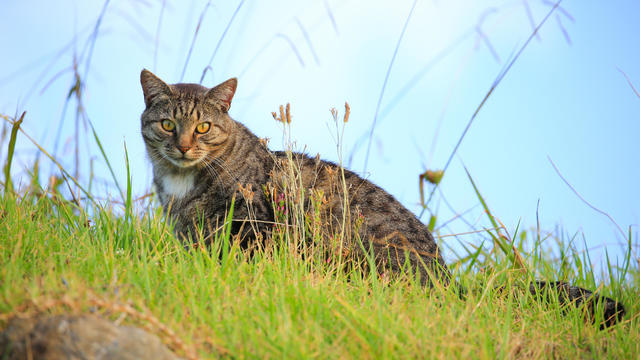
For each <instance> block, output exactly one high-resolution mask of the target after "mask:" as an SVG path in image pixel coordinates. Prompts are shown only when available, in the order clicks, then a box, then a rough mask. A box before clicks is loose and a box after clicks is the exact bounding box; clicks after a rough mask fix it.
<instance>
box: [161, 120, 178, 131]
mask: <svg viewBox="0 0 640 360" xmlns="http://www.w3.org/2000/svg"><path fill="white" fill-rule="evenodd" d="M175 128H176V124H175V123H174V122H173V121H171V120H162V129H164V131H173V129H175Z"/></svg>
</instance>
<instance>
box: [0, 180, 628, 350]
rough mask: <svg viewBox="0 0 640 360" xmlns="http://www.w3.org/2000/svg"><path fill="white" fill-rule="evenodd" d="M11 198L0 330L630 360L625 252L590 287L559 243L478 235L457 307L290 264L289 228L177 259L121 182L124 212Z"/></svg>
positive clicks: (3, 240)
mask: <svg viewBox="0 0 640 360" xmlns="http://www.w3.org/2000/svg"><path fill="white" fill-rule="evenodd" d="M470 180H471V178H470ZM471 181H472V180H471ZM476 190H477V189H476ZM17 191H18V190H10V191H7V192H6V193H5V195H4V196H3V197H2V199H1V200H0V201H1V202H0V218H1V219H2V220H1V221H0V263H1V264H2V267H0V328H2V327H4V326H5V325H6V323H7V321H8V319H9V318H10V317H11V316H15V315H22V316H30V315H33V314H35V313H39V312H46V313H63V312H80V313H87V312H97V313H100V314H102V315H103V316H105V317H108V318H111V319H112V320H114V321H117V322H121V323H127V324H134V325H139V326H144V327H146V328H148V329H150V330H151V331H152V332H154V333H156V334H157V335H158V336H160V337H161V339H162V340H163V341H164V342H165V343H166V344H167V345H168V346H170V347H171V348H172V349H174V351H176V352H177V353H178V354H180V355H181V356H184V357H186V358H217V357H233V358H496V357H499V358H505V357H509V358H511V357H534V358H540V357H545V358H547V357H561V358H568V357H571V358H574V357H578V358H585V357H588V358H592V357H595V358H600V357H607V358H633V357H634V356H635V355H636V354H637V353H638V352H639V351H640V345H639V344H640V331H638V329H639V326H638V319H637V313H638V310H639V307H638V305H637V302H636V301H635V299H637V298H638V296H640V291H639V289H640V287H638V282H639V279H640V278H639V277H638V267H637V263H635V262H634V263H633V264H630V261H631V255H630V254H629V255H628V256H627V258H626V260H625V261H626V263H625V264H623V265H622V266H621V267H622V268H624V269H626V270H625V271H627V273H626V274H624V275H623V276H619V277H616V276H612V277H611V278H610V280H609V282H608V283H607V284H605V285H601V284H596V283H595V280H594V279H595V278H596V276H595V275H594V274H593V271H592V270H591V269H590V267H589V266H588V264H590V262H589V258H588V253H586V254H579V253H577V252H575V251H573V250H572V247H571V246H570V245H571V243H569V244H563V243H561V242H560V243H559V244H560V246H561V249H560V250H561V251H560V253H561V255H562V256H561V259H560V260H555V261H554V260H551V259H550V257H549V255H548V254H547V252H546V251H545V250H543V246H542V245H541V244H542V242H543V241H544V239H540V238H539V235H538V234H537V232H535V231H531V232H524V231H522V232H519V233H518V231H516V232H515V233H514V234H512V235H509V234H505V233H504V230H502V231H499V230H489V233H490V234H491V237H492V238H493V239H494V246H493V247H489V249H486V248H485V247H479V248H478V249H469V251H468V254H466V256H461V258H460V260H459V261H458V262H457V263H456V270H457V271H456V275H457V278H458V280H459V281H460V282H461V283H462V284H463V285H464V286H465V287H466V288H467V289H469V291H468V294H467V298H466V300H461V299H460V298H459V297H458V296H457V295H456V294H455V293H453V292H452V291H450V290H447V289H441V288H437V287H436V288H434V289H431V290H429V289H425V288H423V287H421V286H420V285H419V284H418V283H417V282H416V281H415V279H413V278H411V277H410V276H401V277H397V278H389V277H385V276H383V277H380V276H378V275H376V273H373V272H369V271H366V269H365V270H363V269H360V268H357V267H355V268H353V269H351V270H350V271H337V270H336V266H334V264H332V263H331V262H329V263H328V262H327V261H326V258H325V257H321V256H310V257H309V256H306V257H304V256H303V255H302V254H301V252H300V251H298V250H296V249H297V248H298V247H297V246H295V245H290V244H300V243H301V241H300V240H301V239H299V237H298V238H296V236H298V235H296V234H299V233H301V232H300V231H299V229H298V231H296V230H295V229H294V227H291V228H289V227H283V228H282V229H284V231H280V232H278V235H277V236H274V238H273V239H271V240H272V241H267V242H266V244H267V245H266V246H265V247H264V249H261V250H258V251H255V252H254V253H253V254H252V255H251V256H249V255H248V254H246V253H244V252H242V251H240V250H239V249H238V248H237V247H235V246H233V245H231V247H229V246H228V245H229V244H230V242H229V234H228V233H227V232H226V231H228V228H224V227H223V228H222V229H221V231H220V232H219V233H218V237H217V239H216V240H215V241H214V244H213V250H212V251H208V250H206V249H203V248H198V249H191V250H185V248H184V247H183V245H182V244H181V243H180V242H179V241H177V240H176V239H175V238H174V236H173V235H172V231H171V225H170V224H168V223H167V222H166V221H165V219H164V217H163V216H162V213H161V211H160V209H159V208H158V207H157V206H156V205H155V202H154V201H153V199H150V198H147V199H145V200H143V201H144V202H145V203H144V204H141V203H138V204H137V206H134V202H133V201H132V200H131V194H130V181H129V182H128V184H127V189H126V191H125V193H126V194H127V196H126V201H125V202H124V204H125V206H124V207H125V208H124V210H123V209H120V208H114V206H116V205H114V204H115V203H113V202H104V203H99V202H86V205H84V206H79V205H78V203H77V201H78V200H77V199H75V198H74V201H68V200H66V199H65V198H64V197H63V196H62V195H61V194H60V192H57V191H56V190H55V188H54V189H42V188H40V186H39V185H37V182H32V183H31V185H30V186H28V187H26V188H22V189H20V190H19V192H17ZM477 195H478V198H479V200H480V201H481V202H482V204H483V206H485V207H486V204H485V202H484V199H483V198H482V197H481V195H480V192H479V191H478V190H477ZM141 209H146V210H141ZM487 210H488V208H487ZM488 213H489V214H491V213H490V212H488ZM490 220H491V221H492V222H494V225H495V226H496V228H500V227H501V225H498V222H499V221H498V220H497V219H496V218H494V217H493V216H492V215H490ZM297 221H299V220H297ZM301 223H303V224H304V223H305V221H302V222H301ZM310 223H312V221H311V222H310ZM286 229H291V230H289V231H287V230H286ZM510 239H515V241H513V242H511V243H508V242H505V241H507V240H510ZM547 241H549V240H548V239H547ZM527 244H534V246H533V247H532V249H533V250H531V251H530V252H529V253H527V252H526V251H525V246H526V245H527ZM511 247H513V250H512V251H511V250H510V249H511ZM503 248H505V250H504V251H503V250H502V249H503ZM492 249H493V250H492ZM515 259H518V260H517V261H516V260H515ZM516 265H517V266H516ZM523 269H526V270H525V271H524V272H523ZM609 271H610V273H611V274H620V272H621V271H619V269H617V268H614V267H613V266H612V265H609ZM531 274H536V277H537V278H541V279H549V280H555V279H560V280H566V281H569V282H571V283H573V284H575V285H580V286H584V287H587V288H591V289H595V288H598V289H599V290H600V291H601V292H602V293H603V294H605V295H608V296H612V297H615V298H617V299H619V300H620V301H622V302H623V303H624V304H625V305H626V307H627V314H628V315H627V316H626V318H625V320H624V321H623V322H622V323H620V324H618V325H616V326H614V327H612V328H609V329H607V330H599V328H598V325H597V324H596V325H594V324H590V323H588V322H585V321H584V320H583V316H582V314H583V313H582V311H583V309H579V308H575V307H573V306H571V305H570V306H564V307H563V306H561V305H560V304H559V303H558V301H557V298H552V300H551V301H550V303H542V302H541V301H540V300H537V299H535V298H534V297H532V296H531V295H529V294H528V293H527V292H524V291H522V290H520V289H522V288H523V287H525V286H526V283H528V281H529V280H530V279H531V278H533V275H531ZM625 275H626V276H625ZM554 299H555V300H554Z"/></svg>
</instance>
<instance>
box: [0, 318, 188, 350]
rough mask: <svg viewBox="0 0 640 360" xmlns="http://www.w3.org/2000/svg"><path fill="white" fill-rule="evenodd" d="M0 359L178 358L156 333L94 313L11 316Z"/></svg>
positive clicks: (1, 335) (0, 338)
mask: <svg viewBox="0 0 640 360" xmlns="http://www.w3.org/2000/svg"><path fill="white" fill-rule="evenodd" d="M0 359H21V360H22V359H104V360H106V359H132V360H133V359H159V360H165V359H166V360H169V359H171V360H173V359H178V357H177V356H175V355H174V354H173V353H172V352H171V351H170V350H169V349H168V348H167V347H166V346H165V345H164V344H163V343H162V342H161V341H160V339H158V337H157V336H155V335H153V334H149V333H148V332H146V331H144V330H142V329H139V328H136V327H133V326H117V325H115V324H114V323H112V322H110V321H107V320H105V319H102V318H100V317H97V316H94V315H53V316H40V317H35V318H19V317H16V318H13V319H12V320H11V321H10V322H9V325H8V326H7V328H6V329H5V330H4V331H3V332H2V333H0Z"/></svg>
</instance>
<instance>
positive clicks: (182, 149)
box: [178, 145, 191, 154]
mask: <svg viewBox="0 0 640 360" xmlns="http://www.w3.org/2000/svg"><path fill="white" fill-rule="evenodd" d="M189 149H191V146H181V145H178V150H180V152H181V153H183V154H184V153H186V152H187V151H189Z"/></svg>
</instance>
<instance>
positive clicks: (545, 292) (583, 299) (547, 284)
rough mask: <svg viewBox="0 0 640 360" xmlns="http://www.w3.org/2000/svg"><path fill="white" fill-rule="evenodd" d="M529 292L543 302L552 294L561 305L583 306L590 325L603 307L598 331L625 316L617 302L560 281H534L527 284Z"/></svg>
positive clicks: (622, 307) (622, 308)
mask: <svg viewBox="0 0 640 360" xmlns="http://www.w3.org/2000/svg"><path fill="white" fill-rule="evenodd" d="M529 292H530V293H531V294H532V295H534V296H536V297H538V298H542V299H544V300H549V296H551V294H552V293H557V294H558V300H559V301H560V303H561V304H562V305H565V304H569V303H571V304H574V305H575V306H581V305H582V304H585V306H584V309H585V310H586V311H587V313H586V314H585V319H587V320H589V321H590V322H591V323H593V322H595V319H596V312H597V311H598V308H599V307H603V315H604V321H603V322H602V323H601V324H600V329H604V328H606V327H609V326H613V325H615V324H616V323H617V322H619V321H621V320H622V317H623V316H624V314H625V309H624V306H623V305H622V303H620V302H618V301H617V300H613V299H611V298H608V297H606V296H601V295H598V294H597V293H594V292H593V291H590V290H587V289H583V288H581V287H578V286H573V285H570V284H567V283H565V282H562V281H534V282H532V283H530V284H529Z"/></svg>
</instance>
